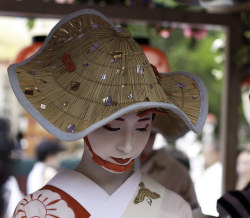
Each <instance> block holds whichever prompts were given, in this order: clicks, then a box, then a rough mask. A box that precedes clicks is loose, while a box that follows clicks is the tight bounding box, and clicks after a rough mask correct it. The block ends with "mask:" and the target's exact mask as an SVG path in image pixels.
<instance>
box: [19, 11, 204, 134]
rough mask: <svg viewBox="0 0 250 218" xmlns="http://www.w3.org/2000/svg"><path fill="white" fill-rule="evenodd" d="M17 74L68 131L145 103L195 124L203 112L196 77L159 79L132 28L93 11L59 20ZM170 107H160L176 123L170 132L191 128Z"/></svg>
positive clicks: (31, 97)
mask: <svg viewBox="0 0 250 218" xmlns="http://www.w3.org/2000/svg"><path fill="white" fill-rule="evenodd" d="M15 73H16V75H17V80H18V83H19V86H20V89H21V90H22V92H23V93H24V95H25V98H26V99H27V100H28V101H29V102H30V103H31V105H32V106H33V107H34V108H35V109H36V110H37V111H38V112H39V113H40V114H41V115H42V116H43V117H44V118H45V119H46V120H48V121H49V122H50V123H51V124H52V125H54V126H55V127H56V128H58V129H60V130H61V131H63V132H65V133H79V132H82V131H84V130H85V129H87V128H89V127H90V126H92V125H94V124H95V123H97V122H99V121H101V120H103V119H105V118H107V117H109V116H111V115H112V114H114V113H116V112H117V111H119V110H121V109H123V108H125V107H127V106H130V105H133V104H137V103H141V102H158V103H161V102H162V103H166V105H170V104H171V105H174V106H176V107H177V108H179V109H180V110H181V111H182V112H183V113H184V114H186V116H187V119H189V120H190V121H191V123H192V124H191V125H194V126H195V125H196V122H197V120H198V117H199V116H200V94H199V93H200V90H199V88H198V85H197V83H196V81H195V80H193V79H192V78H189V77H188V76H187V75H185V74H182V73H180V74H178V73H177V74H169V75H166V76H163V78H162V79H160V78H159V76H157V75H156V74H155V72H154V71H153V69H152V67H151V65H150V63H149V61H148V59H147V58H146V56H145V54H144V52H143V50H142V49H141V47H140V46H139V45H138V44H137V43H136V42H135V40H134V39H132V37H131V33H130V32H129V31H128V30H126V29H124V28H116V27H113V26H111V25H110V24H109V23H108V22H106V21H105V20H104V19H103V18H102V17H100V16H97V15H94V14H82V15H79V16H76V17H73V18H71V19H69V20H68V21H67V22H64V23H63V24H62V25H59V26H58V27H57V29H56V30H55V31H54V32H53V34H52V36H51V38H50V39H49V41H48V43H47V45H46V46H45V47H44V48H43V49H42V50H41V51H39V52H38V53H37V54H36V55H35V56H34V57H33V58H31V59H30V60H29V61H27V62H24V63H23V64H22V65H20V66H18V67H17V68H16V69H15ZM19 100H20V99H19ZM150 107H152V106H149V108H150ZM167 108H168V107H167V106H166V107H164V108H159V109H160V110H163V111H166V112H167V113H168V115H167V117H168V120H167V124H169V125H173V124H175V123H177V125H176V128H175V129H172V128H171V129H170V130H168V133H169V134H170V135H175V134H177V133H178V132H179V131H180V129H179V128H188V127H187V125H184V122H183V121H182V120H183V117H181V118H180V116H179V115H177V114H176V113H174V112H173V111H172V110H168V109H167ZM144 109H147V107H146V106H145V108H144ZM128 112H130V111H128ZM190 121H188V122H190ZM157 122H158V121H157ZM186 122H187V121H186ZM51 133H52V134H53V132H51Z"/></svg>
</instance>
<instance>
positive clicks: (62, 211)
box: [13, 190, 75, 218]
mask: <svg viewBox="0 0 250 218" xmlns="http://www.w3.org/2000/svg"><path fill="white" fill-rule="evenodd" d="M13 217H14V218H70V217H75V215H74V212H73V210H72V209H71V208H69V207H68V205H67V203H66V202H65V201H64V200H62V199H61V197H60V195H59V194H57V193H55V192H52V191H50V190H41V191H37V192H35V193H33V194H30V195H28V196H26V197H25V198H24V199H23V200H21V201H20V202H19V204H18V205H17V208H16V210H15V213H14V216H13Z"/></svg>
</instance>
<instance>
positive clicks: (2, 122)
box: [0, 118, 14, 217]
mask: <svg viewBox="0 0 250 218" xmlns="http://www.w3.org/2000/svg"><path fill="white" fill-rule="evenodd" d="M13 147H14V142H13V140H12V139H11V138H10V124H9V122H8V120H6V119H4V118H0V191H1V193H0V194H1V195H0V217H1V214H2V212H3V208H4V199H3V193H2V192H3V190H2V187H3V185H4V183H5V182H6V180H7V178H8V176H9V175H10V164H11V160H10V152H11V150H12V149H13Z"/></svg>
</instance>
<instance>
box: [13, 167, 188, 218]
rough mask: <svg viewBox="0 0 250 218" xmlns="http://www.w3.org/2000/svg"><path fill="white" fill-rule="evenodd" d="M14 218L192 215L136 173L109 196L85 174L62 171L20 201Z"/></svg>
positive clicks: (166, 217) (182, 203)
mask: <svg viewBox="0 0 250 218" xmlns="http://www.w3.org/2000/svg"><path fill="white" fill-rule="evenodd" d="M13 217H14V218H21V217H40V218H52V217H54V218H55V217H58V218H59V217H60V218H71V217H76V218H80V217H81V218H85V217H90V218H119V217H121V218H133V217H136V218H140V217H141V218H153V217H156V218H177V217H181V218H190V217H192V212H191V208H190V206H189V204H188V203H186V202H185V201H184V200H183V199H182V198H181V197H180V196H179V195H177V194H175V193H174V192H172V191H170V190H167V189H165V188H164V187H163V186H161V185H160V184H158V183H157V182H155V181H154V180H153V179H151V178H150V177H149V176H146V175H142V173H141V171H139V170H137V171H135V172H134V173H133V174H132V175H131V176H130V177H129V178H128V179H127V180H126V181H125V182H124V183H123V184H122V185H121V186H120V187H119V188H118V189H117V190H116V191H115V192H114V193H112V194H111V195H108V194H107V193H106V192H105V191H104V190H103V189H102V188H101V187H100V186H98V185H97V184H96V183H95V182H93V181H92V180H90V179H89V178H88V177H86V176H85V175H83V174H81V173H79V172H76V171H72V170H63V171H60V172H59V173H58V174H57V175H56V176H55V177H54V178H53V179H51V180H50V181H49V182H48V183H47V185H45V186H44V187H43V188H42V189H40V190H38V191H36V192H34V193H32V194H30V195H28V196H26V197H25V198H24V199H23V200H21V201H20V202H19V204H18V205H17V207H16V210H15V213H14V215H13Z"/></svg>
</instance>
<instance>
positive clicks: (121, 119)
mask: <svg viewBox="0 0 250 218" xmlns="http://www.w3.org/2000/svg"><path fill="white" fill-rule="evenodd" d="M115 120H118V121H125V120H124V119H123V118H120V117H119V118H117V119H115Z"/></svg>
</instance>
